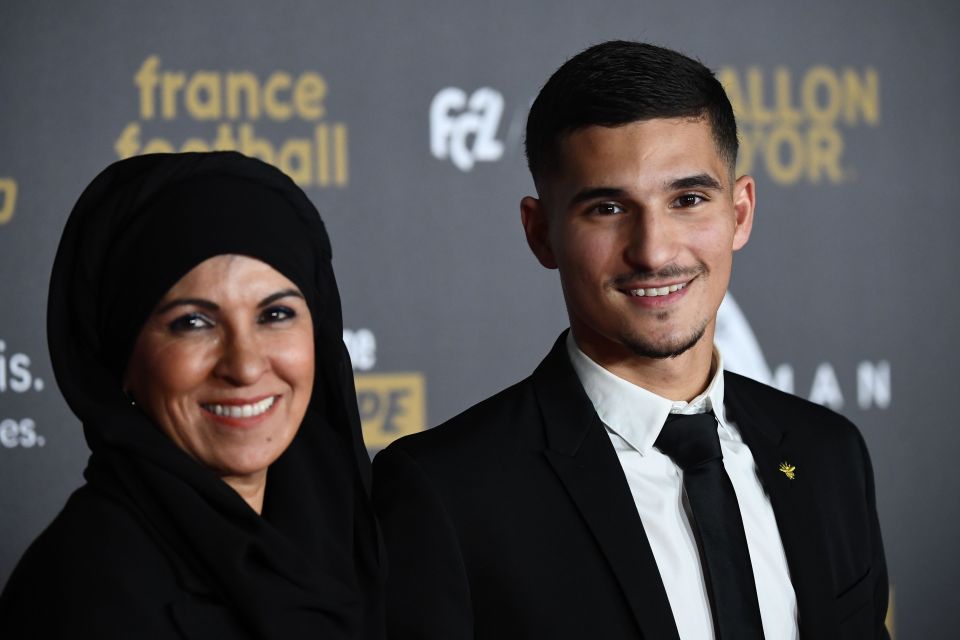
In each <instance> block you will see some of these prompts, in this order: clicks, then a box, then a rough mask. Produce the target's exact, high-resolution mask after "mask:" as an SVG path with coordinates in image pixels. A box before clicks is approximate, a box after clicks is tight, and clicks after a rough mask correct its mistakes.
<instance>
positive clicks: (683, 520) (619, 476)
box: [374, 42, 887, 640]
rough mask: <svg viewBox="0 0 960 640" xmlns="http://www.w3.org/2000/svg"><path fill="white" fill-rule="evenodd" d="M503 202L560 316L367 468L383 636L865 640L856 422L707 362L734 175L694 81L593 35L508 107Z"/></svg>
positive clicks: (747, 185) (743, 210)
mask: <svg viewBox="0 0 960 640" xmlns="http://www.w3.org/2000/svg"><path fill="white" fill-rule="evenodd" d="M526 143H527V157H528V160H529V164H530V170H531V172H532V174H533V178H534V182H535V184H536V188H537V194H538V196H539V197H538V198H532V197H527V198H524V199H523V201H522V202H521V205H520V210H521V219H522V221H523V227H524V231H525V232H526V236H527V241H528V243H529V245H530V248H531V250H532V251H533V252H534V254H535V255H536V256H537V258H538V259H539V261H540V262H541V264H543V265H544V266H545V267H547V268H550V269H557V270H558V271H559V274H560V282H561V285H562V288H563V295H564V300H565V302H566V306H567V312H568V315H569V318H570V331H569V332H565V333H564V334H563V335H561V336H560V338H559V339H558V340H557V342H556V344H555V346H554V348H553V350H552V351H551V352H550V353H549V354H548V355H547V357H546V359H545V360H544V361H543V362H542V363H541V364H540V366H539V367H538V368H537V369H536V371H534V373H533V374H532V375H531V376H530V377H529V378H527V379H526V380H523V381H522V382H520V383H518V384H517V385H514V386H513V387H510V388H509V389H506V390H505V391H503V392H501V393H499V394H497V395H495V396H494V397H492V398H489V399H487V400H486V401H484V402H482V403H480V404H478V405H477V406H475V407H473V408H471V409H469V410H468V411H466V412H465V413H463V414H461V415H460V416H458V417H456V418H454V419H452V420H450V421H449V422H448V423H446V424H444V425H441V426H440V427H437V428H436V429H433V430H430V431H427V432H425V433H422V434H417V435H414V436H410V437H407V438H403V439H401V440H399V441H397V442H396V443H394V444H393V445H392V446H390V447H388V448H387V449H386V450H384V451H383V452H382V453H380V454H379V455H378V456H377V458H376V460H375V461H374V500H375V504H376V506H377V509H378V511H379V514H380V519H381V522H382V525H383V532H384V537H385V540H386V545H387V549H388V552H389V565H390V578H389V590H388V591H389V601H388V609H389V625H390V631H391V636H392V637H393V638H400V639H405V638H429V639H436V640H458V639H461V638H464V639H465V638H478V639H480V638H496V639H504V638H506V639H514V638H549V639H551V640H556V639H561V638H570V639H574V638H577V639H582V638H604V639H606V638H647V639H649V640H662V639H670V638H672V639H676V638H682V639H683V640H691V639H707V638H714V637H716V638H722V639H724V640H728V639H735V640H743V639H749V638H764V637H765V638H767V639H768V640H771V639H781V638H782V639H793V638H798V637H802V638H814V639H817V640H820V639H832V638H884V637H886V631H885V629H884V626H883V621H884V616H885V612H886V602H887V577H886V567H885V562H884V556H883V549H882V544H881V540H880V531H879V527H878V523H877V516H876V509H875V503H874V490H873V475H872V471H871V468H870V462H869V459H868V456H867V452H866V449H865V447H864V443H863V440H862V438H861V437H860V435H859V433H858V432H857V430H856V428H855V427H854V426H853V425H852V424H851V423H849V422H848V421H847V420H845V419H844V418H842V417H840V416H838V415H837V414H835V413H832V412H830V411H828V410H827V409H824V408H822V407H819V406H816V405H813V404H810V403H808V402H806V401H804V400H801V399H798V398H796V397H793V396H790V395H787V394H784V393H781V392H779V391H776V390H774V389H772V388H770V387H766V386H764V385H761V384H759V383H757V382H754V381H751V380H749V379H746V378H743V377H741V376H737V375H735V374H731V373H728V372H724V371H723V369H722V359H721V354H719V353H718V352H717V350H716V348H715V347H714V345H713V335H714V330H715V326H716V314H717V309H718V307H719V305H720V301H721V300H722V298H723V296H724V293H725V292H726V290H727V284H728V281H729V277H730V269H731V263H732V258H733V252H734V251H736V250H738V249H740V248H741V247H742V246H744V244H746V242H747V239H748V238H749V236H750V228H751V225H752V222H753V213H754V205H755V185H754V181H753V179H752V178H750V177H749V176H742V177H740V178H735V176H734V163H735V161H736V155H737V134H736V124H735V121H734V118H733V112H732V109H731V107H730V103H729V101H728V100H727V97H726V95H725V93H724V91H723V88H722V87H721V85H720V84H719V82H717V80H716V79H715V78H714V76H713V74H712V73H711V72H710V71H709V70H708V69H706V68H705V67H704V66H703V65H701V64H700V63H698V62H696V61H694V60H691V59H689V58H687V57H685V56H682V55H680V54H678V53H676V52H673V51H669V50H666V49H662V48H659V47H654V46H651V45H647V44H640V43H634V42H607V43H604V44H600V45H597V46H594V47H591V48H590V49H588V50H586V51H584V52H583V53H581V54H579V55H577V56H576V57H574V58H572V59H571V60H569V61H568V62H567V63H565V64H564V65H563V66H562V67H561V68H560V69H559V70H558V71H557V72H556V73H555V74H554V75H553V76H552V77H551V78H550V80H549V81H548V82H547V84H546V85H545V86H544V88H543V89H542V90H541V92H540V94H539V96H538V97H537V99H536V101H535V102H534V104H533V107H532V108H531V110H530V116H529V119H528V122H527V141H526Z"/></svg>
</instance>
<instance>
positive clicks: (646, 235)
mask: <svg viewBox="0 0 960 640" xmlns="http://www.w3.org/2000/svg"><path fill="white" fill-rule="evenodd" d="M627 232H628V233H629V237H628V238H627V242H626V248H625V256H624V257H625V259H626V261H627V263H628V264H630V265H631V266H633V267H635V268H636V269H637V270H638V271H644V272H655V271H657V270H659V269H660V268H662V267H664V266H666V265H669V264H673V263H675V262H676V257H677V233H676V229H675V227H674V225H672V224H671V223H670V220H669V219H668V216H666V215H664V214H662V213H659V212H656V211H644V212H642V213H640V214H639V215H637V216H635V217H634V219H633V222H632V224H631V225H630V226H629V227H628V229H627Z"/></svg>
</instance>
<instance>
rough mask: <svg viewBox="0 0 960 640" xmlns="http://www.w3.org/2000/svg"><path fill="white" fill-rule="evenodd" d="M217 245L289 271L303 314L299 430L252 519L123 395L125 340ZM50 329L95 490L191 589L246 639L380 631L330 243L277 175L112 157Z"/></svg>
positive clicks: (376, 570)
mask: <svg viewBox="0 0 960 640" xmlns="http://www.w3.org/2000/svg"><path fill="white" fill-rule="evenodd" d="M222 254H240V255H245V256H249V257H253V258H256V259H258V260H261V261H263V262H265V263H267V264H269V265H270V266H272V267H273V268H274V269H276V270H277V271H279V272H280V273H282V274H283V275H284V276H286V277H287V278H288V279H290V280H291V281H292V282H293V283H294V284H296V285H297V287H298V288H299V289H300V291H301V292H302V293H303V294H304V297H305V299H306V303H307V305H308V307H309V309H310V313H311V315H312V318H313V331H314V344H315V349H316V351H315V355H316V374H315V382H314V388H313V395H312V397H311V400H310V405H309V407H308V409H307V414H306V416H305V418H304V421H303V423H302V424H301V426H300V429H299V431H298V433H297V435H296V437H295V438H294V440H293V442H292V443H291V445H290V447H289V448H288V449H287V450H286V451H285V452H284V453H283V454H282V455H281V456H280V458H279V459H278V460H277V461H276V462H275V463H274V464H273V465H271V467H270V469H269V473H268V479H267V486H266V493H265V498H264V507H263V513H262V516H260V515H257V514H256V513H255V512H254V511H253V510H252V509H251V508H250V507H249V506H248V505H247V503H246V502H244V500H243V499H242V498H241V497H240V496H239V495H238V494H237V493H235V492H234V491H233V489H231V488H230V487H229V486H228V485H227V484H226V483H224V482H223V481H221V480H220V479H219V478H218V477H217V475H216V474H215V473H214V472H213V471H211V470H209V469H207V468H206V467H204V466H203V465H201V464H200V463H198V462H196V461H195V460H194V459H193V458H191V457H190V456H189V455H187V454H186V453H185V452H183V451H182V450H180V449H179V448H178V447H177V446H176V445H175V444H173V442H172V441H171V440H169V439H168V438H167V437H166V436H165V435H164V434H163V433H162V432H161V431H160V430H159V429H158V428H157V427H156V426H155V425H154V424H153V423H152V422H151V420H150V419H149V418H148V417H147V416H146V415H145V414H144V413H142V412H141V411H140V410H139V409H138V408H137V407H135V406H132V405H131V403H130V401H129V400H128V399H127V398H126V397H125V395H124V393H123V390H122V382H121V381H122V376H123V370H124V368H125V366H126V362H127V360H128V358H129V355H130V351H131V349H132V345H133V342H134V339H135V338H136V336H137V334H138V333H139V331H140V328H141V327H142V326H143V324H144V322H145V320H146V319H147V317H148V316H149V314H150V313H151V311H152V310H153V308H154V307H155V305H156V304H157V302H158V301H159V300H160V299H161V298H162V296H163V295H164V294H165V293H166V291H167V290H168V289H169V288H170V287H171V286H172V285H174V284H175V283H176V282H177V281H178V280H179V279H180V278H181V277H183V276H184V275H185V274H186V273H187V272H188V271H190V270H191V269H192V268H193V267H195V266H196V265H198V264H199V263H201V262H203V261H204V260H206V259H207V258H210V257H213V256H217V255H222ZM47 332H48V340H49V347H50V354H51V358H52V361H53V368H54V372H55V374H56V378H57V383H58V385H59V387H60V390H61V391H62V392H63V395H64V396H65V398H66V400H67V402H68V403H69V405H70V407H71V408H72V409H73V411H74V413H76V415H77V416H78V417H79V418H80V419H81V420H82V422H83V428H84V435H85V436H86V439H87V443H88V445H89V446H90V449H91V451H92V455H91V457H90V461H89V464H88V467H87V469H86V471H85V474H84V475H85V477H86V479H87V482H88V484H89V485H91V486H92V487H93V488H95V489H96V490H99V491H102V492H104V493H107V494H108V495H110V496H111V497H113V498H114V499H115V500H117V501H118V502H120V503H121V504H123V505H125V507H126V508H127V509H129V510H131V511H133V512H134V513H135V514H136V515H137V517H138V519H140V520H141V521H143V522H144V523H145V528H146V529H148V530H149V531H150V535H151V536H152V537H153V539H154V540H155V541H156V543H157V545H158V546H160V547H162V549H163V551H164V553H165V554H166V555H167V556H168V557H169V558H170V561H171V563H172V565H173V567H174V570H175V572H176V575H177V578H178V581H179V583H180V584H181V585H182V586H183V587H184V590H185V591H186V592H188V593H189V594H190V595H191V597H193V596H195V597H196V598H198V599H202V600H205V601H213V602H219V603H221V604H223V605H225V606H227V607H228V608H229V609H230V610H232V612H233V614H234V616H235V617H236V619H237V620H238V621H239V622H240V623H241V625H242V626H243V627H244V628H245V629H246V630H248V631H249V632H250V634H251V635H252V636H254V637H260V638H284V639H293V638H300V637H314V638H327V639H335V638H377V637H382V633H383V631H382V619H381V617H380V613H379V611H380V607H381V604H382V603H381V602H380V593H381V584H382V574H383V571H382V569H381V563H382V558H381V551H380V543H379V535H378V532H377V527H376V523H375V520H374V517H373V515H372V511H371V509H370V505H369V500H368V495H369V458H368V457H367V452H366V449H365V448H364V444H363V438H362V435H361V430H360V421H359V417H358V415H357V403H356V395H355V391H354V386H353V374H352V369H351V365H350V359H349V356H348V354H347V352H346V349H345V348H344V345H343V339H342V332H343V327H342V317H341V309H340V297H339V294H338V292H337V285H336V281H335V279H334V275H333V270H332V265H331V252H330V242H329V239H328V238H327V234H326V230H325V228H324V225H323V223H322V221H321V220H320V215H319V214H318V213H317V210H316V209H315V208H314V207H313V205H312V204H311V203H310V201H309V200H308V199H307V197H306V195H305V194H304V193H303V191H302V190H301V189H300V188H299V187H297V186H296V185H295V184H294V183H293V182H292V181H291V180H290V179H289V178H288V177H287V176H285V175H284V174H283V173H281V172H280V171H278V170H277V169H275V168H273V167H271V166H269V165H267V164H265V163H263V162H260V161H258V160H253V159H250V158H247V157H244V156H242V155H240V154H237V153H232V152H215V153H185V154H156V155H147V156H140V157H135V158H131V159H128V160H122V161H120V162H117V163H115V164H113V165H111V166H110V167H108V168H107V169H106V170H104V171H103V172H102V173H101V174H100V175H99V176H97V178H96V179H94V181H93V182H92V183H91V184H90V185H89V186H88V187H87V189H86V190H85V191H84V193H83V195H81V197H80V199H79V201H78V202H77V204H76V206H75V207H74V209H73V212H72V213H71V214H70V218H69V220H68V221H67V225H66V228H65V230H64V233H63V238H62V239H61V241H60V247H59V250H58V252H57V257H56V260H55V262H54V267H53V275H52V277H51V283H50V297H49V303H48V316H47ZM130 561H131V562H135V561H136V559H135V558H131V559H130Z"/></svg>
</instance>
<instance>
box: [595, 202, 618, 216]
mask: <svg viewBox="0 0 960 640" xmlns="http://www.w3.org/2000/svg"><path fill="white" fill-rule="evenodd" d="M593 211H594V212H595V213H598V214H600V215H602V216H612V215H616V214H618V213H623V211H624V209H623V207H621V206H620V205H618V204H617V203H616V202H601V203H600V204H598V205H596V206H594V207H593Z"/></svg>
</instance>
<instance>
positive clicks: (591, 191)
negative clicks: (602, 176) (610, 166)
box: [570, 187, 627, 205]
mask: <svg viewBox="0 0 960 640" xmlns="http://www.w3.org/2000/svg"><path fill="white" fill-rule="evenodd" d="M626 193H627V191H626V189H621V188H620V187H587V188H586V189H581V190H580V191H578V192H577V193H576V194H575V195H574V196H573V198H571V199H570V204H571V205H575V204H580V203H581V202H586V201H588V200H596V199H598V198H622V197H624V196H625V195H626Z"/></svg>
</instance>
